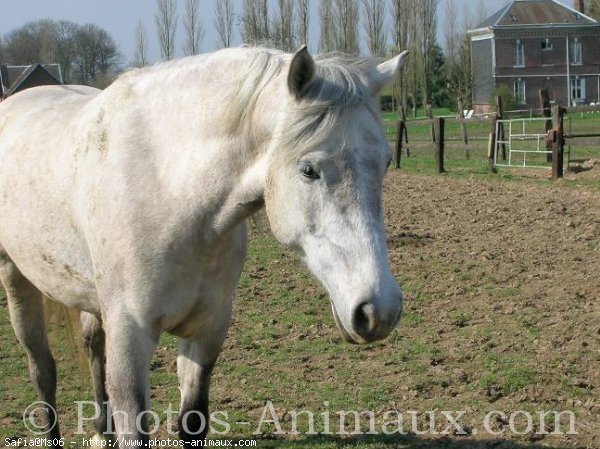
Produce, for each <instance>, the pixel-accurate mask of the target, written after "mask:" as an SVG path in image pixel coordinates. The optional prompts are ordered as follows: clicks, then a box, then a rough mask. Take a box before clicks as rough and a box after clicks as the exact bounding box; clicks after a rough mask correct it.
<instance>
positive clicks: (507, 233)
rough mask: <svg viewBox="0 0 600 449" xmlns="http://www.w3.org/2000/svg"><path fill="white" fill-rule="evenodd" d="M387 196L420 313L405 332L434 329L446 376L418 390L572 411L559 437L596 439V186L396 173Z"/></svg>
mask: <svg viewBox="0 0 600 449" xmlns="http://www.w3.org/2000/svg"><path fill="white" fill-rule="evenodd" d="M588 166H591V167H590V168H594V164H588ZM586 168H588V167H587V166H586ZM598 168H599V167H598V166H597V165H596V166H595V168H594V169H592V170H589V171H588V170H586V171H585V172H582V173H581V174H580V175H575V174H570V175H568V178H569V179H577V178H576V177H577V176H582V175H583V176H585V177H586V178H589V177H592V176H598V173H594V172H600V170H599V169H598ZM386 204H387V221H388V233H389V240H390V250H391V260H392V264H393V266H394V270H395V272H396V274H397V276H398V277H400V278H401V279H405V280H406V282H405V285H407V286H408V292H409V293H408V295H407V311H408V318H409V320H410V317H411V314H416V315H417V316H419V317H421V319H422V321H421V322H420V323H419V325H418V326H414V327H412V326H411V327H409V329H407V328H406V327H405V328H404V329H403V330H401V331H400V332H401V333H402V335H405V336H406V338H409V339H410V338H412V337H413V335H415V336H416V335H418V334H419V333H421V332H423V329H424V328H426V330H425V332H430V331H431V327H433V329H434V332H433V335H432V336H431V342H432V343H433V344H435V345H436V346H437V347H438V348H439V352H440V356H439V358H440V359H441V361H440V363H433V361H432V364H433V365H435V367H434V368H432V371H438V372H439V373H440V374H442V376H446V377H447V378H449V379H450V381H449V383H450V385H448V386H447V387H444V386H441V387H440V386H437V385H436V386H433V387H431V388H428V389H426V391H425V392H418V391H417V392H416V393H417V394H416V395H415V397H417V398H419V399H421V400H424V398H423V393H424V395H425V396H426V397H428V398H430V399H433V398H435V397H440V396H441V397H447V396H450V397H453V398H455V401H456V404H469V403H471V402H476V403H478V404H479V405H480V407H483V408H484V409H485V408H489V409H490V410H491V409H493V410H505V411H506V410H510V411H514V410H572V411H574V412H575V413H576V415H577V417H578V426H579V431H580V435H579V436H578V437H575V438H571V439H568V440H565V439H558V441H556V443H557V444H558V446H562V445H565V446H569V447H570V446H571V445H575V446H577V445H581V446H583V447H590V448H592V447H594V448H597V447H600V394H599V390H598V389H599V388H600V384H599V383H598V382H599V381H598V379H600V252H599V249H598V246H599V243H600V196H599V195H598V193H597V192H594V191H591V190H585V189H570V188H565V187H564V186H561V184H560V183H559V184H557V186H556V187H549V186H548V185H546V184H545V185H532V184H529V183H526V182H494V181H489V182H481V180H477V181H475V180H468V179H464V180H456V179H447V178H444V177H436V178H434V177H413V176H404V175H402V174H401V173H400V172H393V173H390V176H389V178H388V179H387V182H386ZM405 324H406V322H405ZM419 402H421V401H419ZM486 402H487V403H486ZM472 424H473V425H476V423H475V422H473V423H472ZM548 440H551V438H548ZM549 444H550V443H549Z"/></svg>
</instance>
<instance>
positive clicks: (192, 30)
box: [183, 0, 204, 56]
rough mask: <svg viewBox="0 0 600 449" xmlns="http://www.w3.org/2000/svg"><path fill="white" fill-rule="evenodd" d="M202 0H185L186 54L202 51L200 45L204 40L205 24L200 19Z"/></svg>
mask: <svg viewBox="0 0 600 449" xmlns="http://www.w3.org/2000/svg"><path fill="white" fill-rule="evenodd" d="M199 12H200V0H185V20H184V22H183V27H184V30H185V45H184V48H183V54H184V55H186V56H191V55H197V54H198V53H200V45H201V44H202V41H203V40H204V25H202V21H201V20H200V14H199Z"/></svg>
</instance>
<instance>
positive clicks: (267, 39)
mask: <svg viewBox="0 0 600 449" xmlns="http://www.w3.org/2000/svg"><path fill="white" fill-rule="evenodd" d="M241 31H242V38H243V40H244V42H245V43H247V44H250V45H268V44H270V43H271V21H270V19H269V5H268V2H267V0H244V7H243V12H242V24H241Z"/></svg>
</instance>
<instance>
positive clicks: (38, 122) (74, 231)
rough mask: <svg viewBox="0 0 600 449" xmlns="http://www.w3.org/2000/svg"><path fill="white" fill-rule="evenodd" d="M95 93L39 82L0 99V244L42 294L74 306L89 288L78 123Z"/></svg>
mask: <svg viewBox="0 0 600 449" xmlns="http://www.w3.org/2000/svg"><path fill="white" fill-rule="evenodd" d="M98 92H100V91H99V90H97V89H93V88H90V87H85V86H43V87H36V88H32V89H28V90H25V91H23V92H21V93H19V94H16V95H14V96H12V97H10V98H8V99H7V100H5V101H4V102H2V103H1V104H0V217H2V220H0V247H4V249H5V251H6V252H7V253H8V255H9V256H10V257H11V259H12V260H13V261H14V262H15V264H16V265H17V266H18V267H19V269H20V270H21V271H22V272H23V274H24V275H25V276H26V277H27V278H28V279H30V280H31V281H32V282H33V283H34V284H35V285H36V286H37V287H38V288H39V289H40V290H41V291H42V292H44V293H45V294H47V295H48V296H50V297H54V298H56V299H59V300H62V299H63V298H60V296H61V295H64V297H65V298H66V300H64V301H62V302H65V303H66V304H68V305H76V306H82V305H83V304H84V303H86V302H87V301H88V298H89V296H90V295H92V294H93V283H92V281H91V278H92V270H91V263H90V261H89V257H87V250H86V247H85V242H84V239H83V237H82V235H81V233H80V232H79V231H78V224H77V221H76V218H75V214H74V211H73V201H74V199H73V192H74V183H75V182H76V177H77V169H78V164H77V158H78V145H80V142H81V132H80V131H79V128H80V123H81V120H82V116H84V115H85V114H84V111H85V110H86V107H87V105H88V104H89V103H90V101H91V100H93V99H94V98H96V96H97V94H98Z"/></svg>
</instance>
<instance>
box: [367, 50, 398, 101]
mask: <svg viewBox="0 0 600 449" xmlns="http://www.w3.org/2000/svg"><path fill="white" fill-rule="evenodd" d="M407 56H408V50H404V51H403V52H402V53H400V54H399V55H398V56H396V57H394V58H392V59H389V60H387V61H385V62H382V63H381V64H379V65H378V66H377V67H375V68H374V69H372V70H371V71H370V72H369V74H368V84H369V90H370V91H371V93H372V94H373V95H377V94H378V93H379V92H381V89H383V88H384V87H385V86H387V85H388V84H390V83H391V82H392V81H393V80H394V77H395V76H396V74H398V73H400V70H401V69H402V66H403V65H404V62H405V61H406V57H407Z"/></svg>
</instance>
